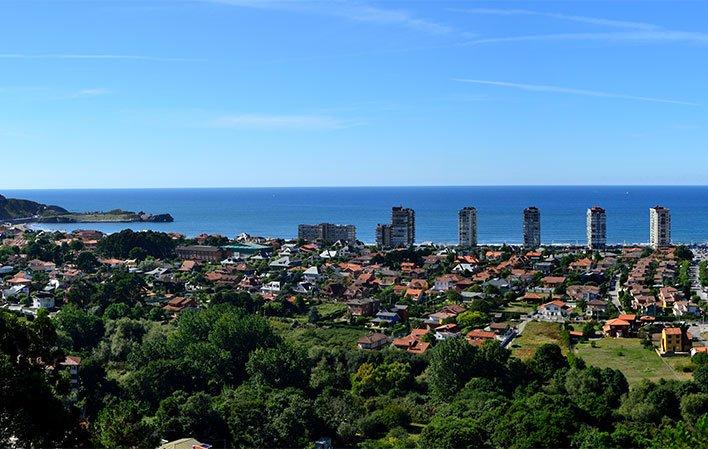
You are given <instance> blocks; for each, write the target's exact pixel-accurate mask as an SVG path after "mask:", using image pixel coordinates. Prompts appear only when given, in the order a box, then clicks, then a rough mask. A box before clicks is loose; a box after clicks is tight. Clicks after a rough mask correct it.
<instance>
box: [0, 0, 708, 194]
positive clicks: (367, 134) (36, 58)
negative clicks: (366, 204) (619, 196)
mask: <svg viewBox="0 0 708 449" xmlns="http://www.w3.org/2000/svg"><path fill="white" fill-rule="evenodd" d="M1 8H2V9H1V10H0V11H1V13H0V105H2V107H0V188H74V187H76V188H91V187H227V186H336V185H346V186H350V185H489V184H492V185H495V184H497V185H498V184H501V185H511V184H522V185H525V184H541V185H549V184H705V183H706V179H708V178H706V167H708V148H707V147H708V128H707V126H708V120H707V119H708V113H707V111H708V88H707V87H708V86H707V84H706V80H708V22H706V20H705V18H706V17H708V3H706V2H701V1H694V2H636V1H635V2H626V3H623V2H567V1H566V2H548V1H544V2H540V1H539V2H530V1H528V2H476V1H468V2H465V1H457V2H441V1H435V2H433V1H430V2H426V1H410V2H403V1H385V2H355V1H345V0H342V1H336V0H333V1H327V2H305V1H285V2H274V1H273V2H271V1H257V0H201V1H180V0H155V1H140V0H131V1H127V0H126V1H120V0H112V1H109V0H106V1H102V0H91V1H88V0H86V1H64V0H46V1H35V0H4V1H3V2H2V5H1Z"/></svg>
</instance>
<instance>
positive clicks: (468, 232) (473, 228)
mask: <svg viewBox="0 0 708 449" xmlns="http://www.w3.org/2000/svg"><path fill="white" fill-rule="evenodd" d="M459 234H460V246H465V247H471V246H477V209H475V208H474V207H465V208H464V209H462V210H460V213H459Z"/></svg>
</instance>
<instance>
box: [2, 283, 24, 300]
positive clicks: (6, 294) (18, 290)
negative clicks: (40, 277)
mask: <svg viewBox="0 0 708 449" xmlns="http://www.w3.org/2000/svg"><path fill="white" fill-rule="evenodd" d="M17 295H29V286H28V285H13V286H12V287H10V288H8V289H6V290H3V291H2V298H3V299H10V298H14V297H16V296H17Z"/></svg>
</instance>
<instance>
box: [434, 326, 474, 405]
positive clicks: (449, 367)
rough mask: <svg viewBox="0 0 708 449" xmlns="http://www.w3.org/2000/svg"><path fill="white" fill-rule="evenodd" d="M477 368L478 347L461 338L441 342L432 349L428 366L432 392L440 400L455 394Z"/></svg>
mask: <svg viewBox="0 0 708 449" xmlns="http://www.w3.org/2000/svg"><path fill="white" fill-rule="evenodd" d="M476 370H477V348H475V347H474V346H472V345H470V344H468V343H467V341H465V340H464V339H461V338H451V339H447V340H444V341H442V342H440V343H439V344H438V345H436V346H435V348H434V349H433V350H432V351H431V356H430V367H429V368H428V385H429V387H430V393H431V394H432V396H433V397H434V398H436V399H438V400H444V399H446V398H450V397H452V396H454V395H455V394H456V393H457V392H458V391H460V389H461V388H462V387H463V386H464V385H465V384H466V383H467V382H468V381H469V380H470V379H471V378H472V377H473V375H474V374H475V372H476Z"/></svg>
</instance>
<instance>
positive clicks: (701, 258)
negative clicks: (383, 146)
mask: <svg viewBox="0 0 708 449" xmlns="http://www.w3.org/2000/svg"><path fill="white" fill-rule="evenodd" d="M586 219H587V245H586V246H582V247H580V246H554V245H549V246H544V245H543V240H542V234H541V211H540V210H539V209H538V208H536V207H529V208H527V209H525V210H524V211H523V229H520V233H521V234H522V236H523V242H524V243H523V245H517V246H512V245H484V244H479V243H478V241H477V240H478V239H477V235H478V224H477V210H476V209H475V208H474V207H465V208H463V209H462V210H460V212H459V244H458V245H435V244H421V245H416V232H415V229H416V226H415V212H414V211H413V210H412V209H407V208H404V207H393V208H392V210H391V220H390V222H389V223H386V224H381V225H379V226H378V227H377V229H376V244H375V245H366V244H363V243H362V242H360V241H358V240H357V238H356V228H355V226H353V225H336V224H331V223H321V224H302V225H300V226H298V230H297V231H298V232H297V234H298V235H297V238H294V239H292V240H284V239H274V238H265V237H257V236H251V235H248V234H241V235H238V236H235V237H233V238H229V237H226V236H220V235H206V234H202V235H198V236H196V237H187V236H184V235H180V234H174V233H172V234H165V233H157V232H153V231H145V232H133V231H130V230H125V231H122V232H119V233H115V234H111V235H105V234H103V233H102V232H99V231H92V230H77V231H74V232H66V233H65V232H46V231H41V230H37V229H33V228H31V227H27V226H25V225H23V224H6V225H2V226H0V243H1V245H0V276H1V278H0V291H1V292H2V303H1V305H0V307H1V309H2V310H4V311H5V312H6V313H11V314H14V315H16V316H18V317H25V318H24V319H28V320H37V319H39V318H40V317H45V316H48V317H50V318H51V319H53V320H56V321H57V322H58V323H59V325H58V328H59V329H60V331H61V332H63V333H64V335H65V337H64V338H67V339H69V340H70V341H73V344H72V343H69V344H68V345H67V347H68V348H73V349H74V350H73V351H71V350H70V351H65V352H62V355H61V357H62V358H61V359H56V360H54V361H53V362H52V363H49V362H47V363H48V365H47V366H46V369H51V370H52V371H58V372H66V376H67V379H68V384H67V387H66V388H67V390H66V391H67V396H66V397H67V398H68V399H67V401H69V402H71V403H72V406H74V407H85V401H86V399H85V398H84V399H79V398H81V397H82V395H83V396H85V395H86V394H87V393H86V392H85V391H82V388H83V385H82V382H86V381H85V380H82V375H81V374H82V372H83V371H84V370H93V369H94V364H95V361H93V362H91V363H89V365H88V368H85V365H86V360H85V358H86V357H87V356H88V357H91V358H95V355H91V354H92V350H91V349H90V348H91V347H92V345H93V344H98V343H93V344H92V343H88V344H79V343H78V341H79V340H85V339H87V338H89V337H87V336H86V335H84V334H85V332H87V330H86V329H76V328H75V327H72V324H68V323H69V322H70V317H71V316H72V314H73V315H77V314H78V315H81V314H82V313H84V314H89V315H90V314H91V313H93V312H91V310H94V309H96V308H98V309H100V310H101V313H102V314H103V320H104V321H105V324H103V325H102V326H105V332H106V334H105V335H106V337H103V338H108V337H110V338H113V337H111V336H110V335H109V334H108V332H109V329H113V331H114V332H118V333H120V332H125V330H123V331H120V330H117V329H118V328H116V327H115V326H116V324H115V323H119V322H121V319H127V318H128V317H132V318H131V319H136V318H139V319H140V320H143V321H140V322H141V323H143V324H141V326H147V327H146V328H145V329H142V330H141V331H139V332H138V335H139V336H138V337H125V336H124V337H123V338H127V340H128V341H127V342H124V343H123V344H131V345H139V344H142V343H143V341H144V339H145V338H147V335H148V334H149V332H151V331H149V330H148V329H149V328H150V327H151V326H153V325H156V326H158V327H163V328H164V327H169V326H172V325H173V323H179V322H180V320H181V319H182V318H183V317H182V315H189V314H193V313H194V312H195V311H200V310H205V309H210V308H213V307H214V306H215V304H216V303H218V302H221V303H223V302H226V303H234V304H239V305H240V306H241V307H244V308H245V309H246V310H248V311H249V313H252V314H255V315H258V316H262V317H264V318H265V319H266V320H267V322H268V323H269V324H270V326H272V327H273V329H275V332H276V333H277V334H278V335H279V336H280V337H282V338H283V339H284V340H285V341H288V342H291V343H293V344H304V345H306V346H307V345H309V346H310V349H312V347H319V346H323V347H336V346H339V347H342V348H346V350H355V351H360V352H361V353H362V354H364V353H378V352H382V351H386V352H391V351H393V352H400V353H405V354H407V356H409V357H412V360H414V359H415V358H420V359H421V360H423V359H425V358H426V357H428V355H429V354H430V353H431V352H434V351H435V348H436V346H439V345H443V344H444V342H446V341H448V340H454V341H461V342H465V344H466V345H469V346H470V347H474V348H478V349H479V350H482V348H485V347H486V346H487V345H489V344H490V342H494V344H495V345H498V347H499V348H503V349H505V350H508V351H510V354H511V355H512V356H513V357H516V358H518V359H520V360H522V361H528V360H532V359H533V357H534V356H535V354H536V353H537V352H538V350H539V349H540V348H544V347H546V346H547V345H549V344H551V345H556V346H557V347H558V348H559V350H560V353H561V354H563V356H564V357H568V358H569V359H570V358H577V359H582V360H584V361H585V362H587V363H588V364H589V365H592V366H594V367H597V368H602V369H606V368H607V369H613V370H618V371H619V372H621V373H622V374H623V375H624V377H626V379H627V381H628V382H629V386H630V387H631V388H634V387H636V386H639V385H643V384H642V382H646V381H651V382H664V381H690V380H691V379H692V377H693V372H694V371H695V370H696V369H699V368H700V367H701V366H702V365H701V364H700V363H697V362H695V360H698V359H700V360H705V357H704V356H701V354H707V356H708V325H706V324H704V321H705V314H706V311H707V310H708V301H707V300H708V249H707V248H705V247H701V246H691V247H688V246H683V245H679V246H675V245H672V241H671V217H670V211H669V210H668V209H666V208H664V207H661V206H656V207H653V208H651V209H650V211H649V226H648V227H649V229H648V235H649V244H648V245H642V246H634V245H633V246H616V245H608V243H607V225H606V213H605V210H604V209H602V208H600V207H591V208H589V209H588V211H587V217H586ZM106 289H108V290H115V291H118V292H120V293H118V294H117V296H113V297H111V299H110V300H107V301H108V302H107V303H104V304H97V303H94V302H93V300H92V299H91V298H93V297H94V296H95V295H96V294H97V291H104V290H106ZM126 297H130V299H129V300H128V299H126ZM99 303H100V301H99ZM91 304H93V305H91ZM92 308H93V309H92ZM89 315H87V316H89ZM144 320H147V321H149V322H150V323H152V324H149V325H148V324H145V323H146V322H147V321H144ZM127 322H132V321H130V320H129V321H127ZM109 323H110V324H109ZM155 323H156V324H155ZM94 324H95V323H94ZM73 326H75V325H73ZM111 326H112V327H111ZM116 335H118V334H116ZM93 338H94V339H96V342H98V341H99V340H100V339H101V338H102V337H101V336H100V335H97V336H94V337H93ZM116 338H118V337H116ZM131 338H132V340H131ZM72 339H73V340H72ZM109 360H110V358H109ZM126 360H127V359H126V358H125V355H124V356H123V358H122V359H121V358H119V359H117V360H113V361H109V362H106V363H107V366H109V367H110V368H109V369H108V373H109V378H110V377H111V376H113V377H114V378H115V379H120V377H121V376H123V375H125V372H126V371H125V367H124V365H125V363H126ZM249 363H250V362H249ZM410 363H412V364H415V363H416V362H410ZM701 363H703V362H701ZM360 369H361V368H360ZM111 372H112V374H110V373H111ZM122 373H123V374H122ZM81 404H83V405H81ZM703 406H705V404H704V405H703ZM82 413H85V412H82ZM160 436H161V437H163V435H160ZM173 436H175V437H176V436H182V437H189V436H190V435H173ZM320 436H321V437H323V438H324V439H321V440H318V441H317V447H322V448H326V447H331V446H330V445H331V444H332V443H331V438H332V435H327V434H323V435H318V437H320ZM328 438H329V439H328ZM171 439H172V438H170V437H166V438H163V443H167V442H168V441H170V440H171ZM190 441H191V440H190ZM194 441H196V440H194ZM211 443H214V442H213V441H211ZM339 443H340V444H341V440H339ZM165 447H167V446H165ZM175 447H176V446H175ZM185 447H186V446H185ZM192 447H195V446H192Z"/></svg>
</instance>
